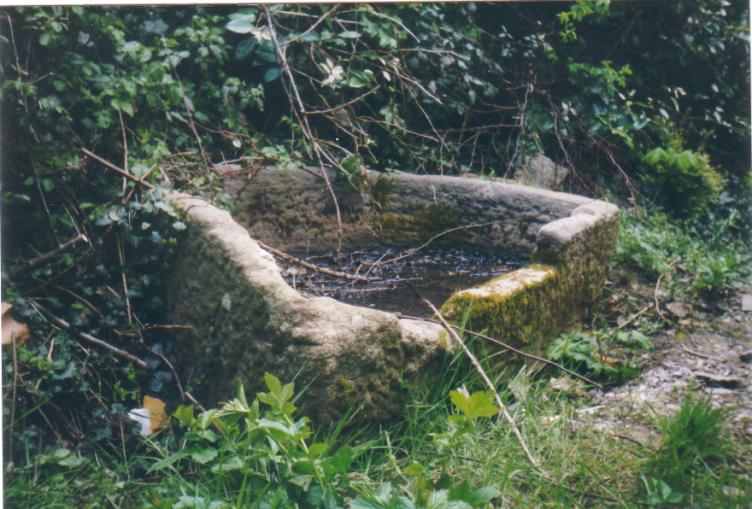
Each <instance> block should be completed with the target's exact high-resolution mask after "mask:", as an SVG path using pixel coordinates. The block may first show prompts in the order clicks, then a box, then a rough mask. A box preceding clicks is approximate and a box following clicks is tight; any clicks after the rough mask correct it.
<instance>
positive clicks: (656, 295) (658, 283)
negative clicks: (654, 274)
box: [653, 262, 674, 321]
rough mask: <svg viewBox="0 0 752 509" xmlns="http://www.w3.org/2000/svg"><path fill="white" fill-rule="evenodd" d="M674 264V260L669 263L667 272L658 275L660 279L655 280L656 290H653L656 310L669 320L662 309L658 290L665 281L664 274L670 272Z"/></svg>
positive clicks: (664, 318) (659, 314)
mask: <svg viewBox="0 0 752 509" xmlns="http://www.w3.org/2000/svg"><path fill="white" fill-rule="evenodd" d="M673 265H674V262H672V263H670V264H669V265H668V268H667V269H666V272H661V275H660V276H658V280H657V281H656V282H655V290H654V291H653V299H654V300H655V310H656V312H657V313H658V316H660V317H661V318H662V319H663V320H665V321H668V319H667V318H666V315H664V314H663V311H661V306H660V303H659V302H658V292H660V290H661V281H663V276H665V275H666V274H668V271H669V270H671V267H672V266H673Z"/></svg>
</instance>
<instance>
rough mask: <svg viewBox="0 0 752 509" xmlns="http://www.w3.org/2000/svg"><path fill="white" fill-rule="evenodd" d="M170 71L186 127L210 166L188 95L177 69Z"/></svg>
mask: <svg viewBox="0 0 752 509" xmlns="http://www.w3.org/2000/svg"><path fill="white" fill-rule="evenodd" d="M172 73H173V74H174V75H175V79H176V80H177V82H178V90H180V97H181V99H183V106H185V112H186V113H187V114H188V127H190V129H191V133H193V137H194V138H196V143H198V149H199V150H200V151H201V158H202V159H203V160H204V164H205V165H206V168H207V169H208V168H211V166H212V164H211V159H209V156H208V155H206V151H205V150H204V144H203V143H201V136H199V134H198V130H197V129H196V123H195V122H194V121H193V113H192V112H191V110H192V109H193V108H192V107H191V103H190V102H189V100H188V96H186V95H185V89H184V88H183V80H181V79H180V75H179V74H178V71H177V69H176V68H175V66H174V65H173V66H172Z"/></svg>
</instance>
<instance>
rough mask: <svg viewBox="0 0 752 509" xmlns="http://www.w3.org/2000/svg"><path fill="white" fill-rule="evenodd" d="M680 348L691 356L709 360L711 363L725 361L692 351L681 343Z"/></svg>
mask: <svg viewBox="0 0 752 509" xmlns="http://www.w3.org/2000/svg"><path fill="white" fill-rule="evenodd" d="M679 348H680V349H682V350H683V351H684V352H686V353H688V354H689V355H694V356H695V357H701V358H703V359H708V360H711V361H722V360H723V359H719V358H718V357H713V356H712V355H707V354H704V353H702V352H698V351H696V350H690V349H689V348H687V347H686V346H684V345H682V344H681V343H679Z"/></svg>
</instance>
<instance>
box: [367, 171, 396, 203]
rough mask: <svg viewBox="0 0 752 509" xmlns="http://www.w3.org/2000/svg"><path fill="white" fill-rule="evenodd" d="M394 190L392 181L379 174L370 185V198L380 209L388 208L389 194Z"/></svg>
mask: <svg viewBox="0 0 752 509" xmlns="http://www.w3.org/2000/svg"><path fill="white" fill-rule="evenodd" d="M393 191H394V182H392V180H391V179H390V178H388V177H385V176H384V175H379V178H377V179H376V182H374V183H373V185H372V186H371V198H373V201H374V203H376V205H378V206H379V208H380V209H381V210H387V209H388V208H389V195H390V194H391V193H392V192H393Z"/></svg>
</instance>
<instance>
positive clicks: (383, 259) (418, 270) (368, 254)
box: [278, 248, 527, 316]
mask: <svg viewBox="0 0 752 509" xmlns="http://www.w3.org/2000/svg"><path fill="white" fill-rule="evenodd" d="M404 254H406V251H404V250H400V249H393V248H392V249H387V248H377V249H371V250H363V251H354V252H351V253H343V254H342V256H341V257H340V259H339V260H337V259H336V257H335V256H334V254H328V255H319V256H309V257H305V256H302V255H297V256H298V257H299V258H301V259H304V260H306V261H308V262H310V263H313V264H316V265H318V266H320V267H326V268H328V269H332V270H336V271H339V272H346V273H349V274H359V275H363V276H367V277H370V278H373V280H372V281H369V282H360V281H348V280H346V279H341V278H336V277H333V276H329V275H326V274H322V273H319V272H316V271H313V270H310V269H306V268H304V267H300V266H298V265H293V264H288V263H286V262H284V261H282V260H278V262H279V263H280V266H281V267H282V268H283V275H284V276H285V280H286V281H287V282H288V283H289V284H290V285H291V286H293V288H296V289H297V290H299V291H301V292H302V293H304V294H306V295H315V296H327V297H332V298H334V299H337V300H339V301H342V302H347V303H348V304H354V305H357V306H365V307H371V308H376V309H380V310H383V311H390V312H397V313H402V314H406V315H414V316H429V315H430V314H431V312H430V310H429V309H428V308H427V307H426V305H425V304H423V303H422V302H421V301H420V300H419V299H418V298H417V297H416V296H415V294H414V293H413V292H412V290H410V288H409V287H408V286H407V285H406V284H405V282H406V281H409V282H410V284H412V285H413V287H415V289H416V290H418V292H420V293H421V295H423V296H424V297H426V298H428V299H429V300H430V301H431V302H433V303H434V305H435V306H437V307H439V306H441V304H443V303H444V301H445V300H446V299H447V298H449V296H450V295H451V294H452V293H453V292H455V291H456V290H461V289H463V288H469V287H471V286H474V285H476V284H478V283H482V282H484V281H487V280H489V279H491V278H493V277H494V276H498V275H499V274H503V273H505V272H510V271H512V270H514V269H516V268H518V267H520V266H521V265H524V264H526V263H527V262H526V261H525V260H522V259H521V258H520V257H516V258H514V257H511V256H509V255H504V254H488V253H480V252H473V251H468V250H460V249H438V248H434V249H428V248H426V249H422V250H420V251H418V252H417V253H415V254H413V255H412V256H408V257H405V258H402V259H399V260H396V261H392V262H390V260H392V259H394V258H398V257H401V256H402V255H404ZM374 263H376V265H374Z"/></svg>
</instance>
